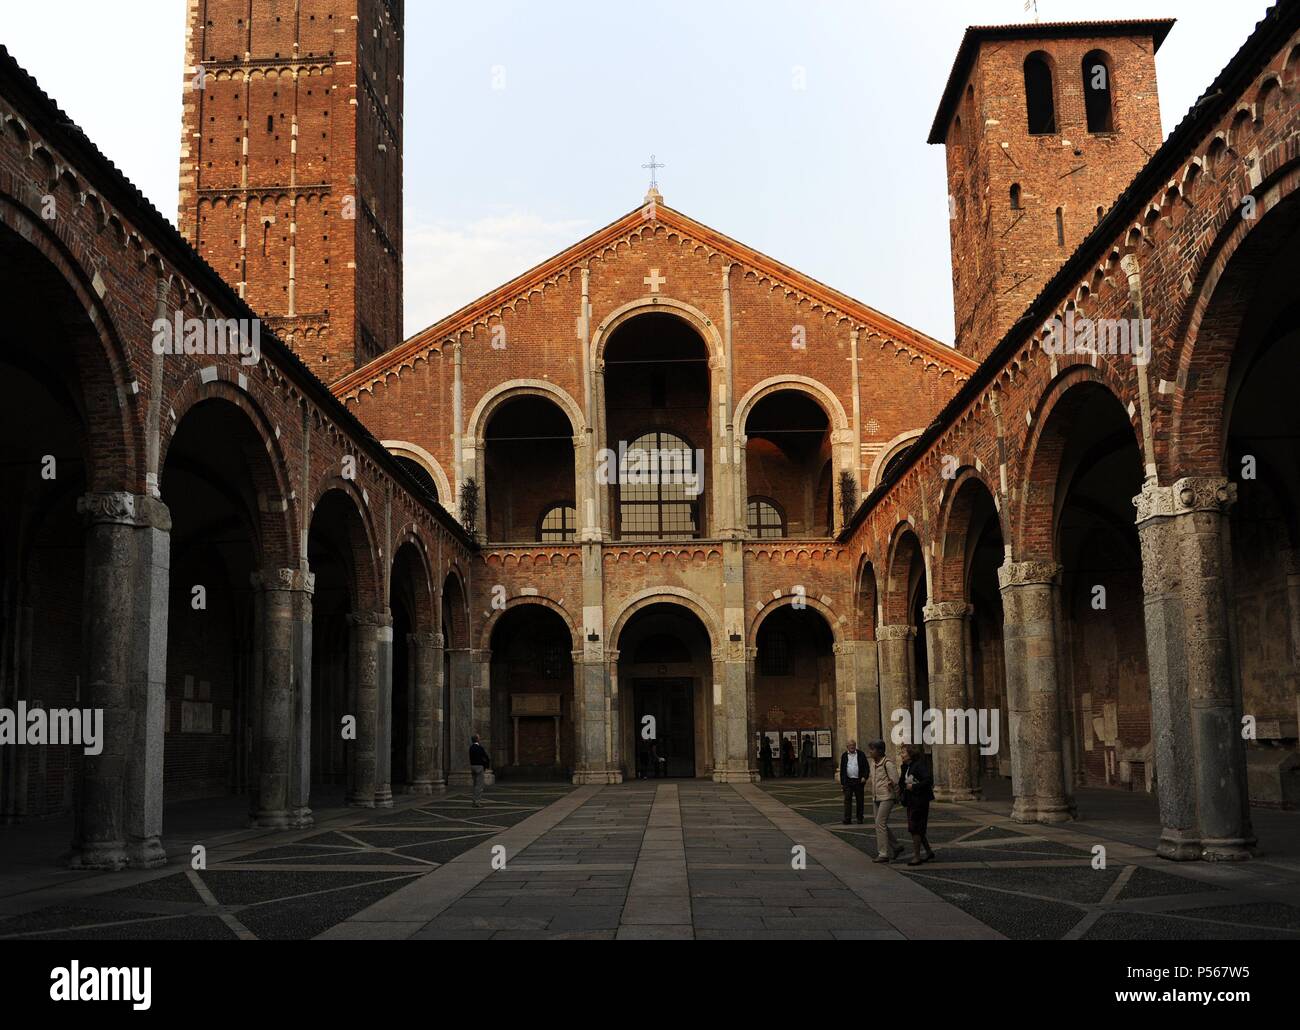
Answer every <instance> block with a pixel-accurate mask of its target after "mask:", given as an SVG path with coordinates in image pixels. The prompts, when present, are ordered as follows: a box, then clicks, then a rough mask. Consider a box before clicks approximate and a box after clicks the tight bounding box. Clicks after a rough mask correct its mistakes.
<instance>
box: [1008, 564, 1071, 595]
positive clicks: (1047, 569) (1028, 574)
mask: <svg viewBox="0 0 1300 1030" xmlns="http://www.w3.org/2000/svg"><path fill="white" fill-rule="evenodd" d="M1060 574H1061V566H1060V565H1058V564H1057V563H1056V562H1054V561H1008V562H1004V563H1003V564H1002V565H1000V566H999V567H998V587H999V589H1001V590H1005V589H1007V587H1023V586H1028V585H1030V584H1031V583H1041V584H1045V583H1055V582H1056V577H1057V576H1059V575H1060Z"/></svg>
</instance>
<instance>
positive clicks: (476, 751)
mask: <svg viewBox="0 0 1300 1030" xmlns="http://www.w3.org/2000/svg"><path fill="white" fill-rule="evenodd" d="M491 764H492V760H491V759H490V758H488V753H487V748H485V747H484V746H483V745H482V744H480V743H479V740H478V734H477V733H475V734H474V736H473V737H471V738H470V745H469V771H470V772H472V773H473V774H474V807H475V808H482V807H483V774H484V773H485V772H487V769H488V766H490V765H491Z"/></svg>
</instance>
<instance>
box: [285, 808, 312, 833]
mask: <svg viewBox="0 0 1300 1030" xmlns="http://www.w3.org/2000/svg"><path fill="white" fill-rule="evenodd" d="M289 825H290V826H291V827H293V828H294V829H295V830H310V829H311V828H312V827H313V826H315V825H316V817H315V816H313V815H312V814H311V809H310V808H295V809H294V810H293V811H292V812H290V813H289Z"/></svg>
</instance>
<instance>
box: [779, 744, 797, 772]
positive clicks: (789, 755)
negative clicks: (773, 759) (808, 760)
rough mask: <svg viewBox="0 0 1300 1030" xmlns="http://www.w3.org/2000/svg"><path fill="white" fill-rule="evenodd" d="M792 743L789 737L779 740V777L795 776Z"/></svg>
mask: <svg viewBox="0 0 1300 1030" xmlns="http://www.w3.org/2000/svg"><path fill="white" fill-rule="evenodd" d="M795 772H796V767H795V760H794V741H793V740H791V739H790V738H789V737H782V738H781V775H782V776H793V775H795Z"/></svg>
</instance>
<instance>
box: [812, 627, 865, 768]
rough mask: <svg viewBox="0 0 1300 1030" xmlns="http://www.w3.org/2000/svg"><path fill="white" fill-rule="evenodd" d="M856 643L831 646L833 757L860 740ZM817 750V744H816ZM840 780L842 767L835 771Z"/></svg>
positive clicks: (857, 644)
mask: <svg viewBox="0 0 1300 1030" xmlns="http://www.w3.org/2000/svg"><path fill="white" fill-rule="evenodd" d="M859 645H860V642H859V641H857V640H846V641H843V642H842V643H838V644H834V645H832V650H833V651H834V654H835V727H834V730H833V732H834V734H835V740H834V743H833V746H832V749H831V750H832V753H833V754H835V755H837V756H838V754H839V752H840V751H843V750H844V744H845V742H847V741H849V740H857V739H858V719H859V716H858V662H857V657H858V647H859ZM813 745H814V747H815V746H816V742H815V741H814V742H813ZM835 775H836V777H838V776H839V767H838V765H837V766H836V769H835Z"/></svg>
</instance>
